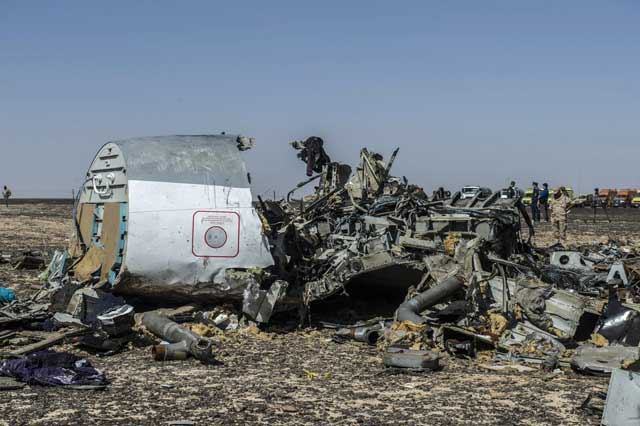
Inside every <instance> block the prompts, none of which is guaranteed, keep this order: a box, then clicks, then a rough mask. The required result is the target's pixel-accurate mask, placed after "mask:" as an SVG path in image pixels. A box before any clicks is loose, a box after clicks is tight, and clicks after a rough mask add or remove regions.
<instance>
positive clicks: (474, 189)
mask: <svg viewBox="0 0 640 426" xmlns="http://www.w3.org/2000/svg"><path fill="white" fill-rule="evenodd" d="M478 193H480V197H479V198H480V199H485V198H488V197H489V196H490V195H491V190H490V189H489V188H482V187H480V186H464V187H462V191H460V198H461V199H463V200H466V199H467V198H473V197H475V196H476V194H478Z"/></svg>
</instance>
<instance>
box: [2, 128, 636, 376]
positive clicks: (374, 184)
mask: <svg viewBox="0 0 640 426" xmlns="http://www.w3.org/2000/svg"><path fill="white" fill-rule="evenodd" d="M253 145H254V140H253V139H252V138H247V137H243V136H239V135H226V134H222V135H204V136H162V137H148V138H139V139H130V140H124V141H114V142H109V143H107V144H106V145H104V146H103V147H102V148H100V150H99V151H98V153H97V154H96V156H95V158H94V159H93V161H92V162H91V165H90V167H89V170H88V171H87V173H86V176H85V179H84V183H83V185H82V188H81V190H80V191H79V193H78V197H77V200H76V202H75V204H74V215H73V217H74V224H75V230H76V232H75V238H74V239H73V242H72V244H71V247H70V248H69V250H68V251H67V252H65V253H59V254H58V255H56V256H55V257H54V259H53V261H52V262H51V265H50V266H49V268H48V270H47V271H46V273H45V277H46V279H47V283H46V284H45V288H44V289H43V291H42V292H41V293H40V294H39V295H37V296H36V297H35V298H34V299H33V300H31V301H22V302H20V301H16V302H13V303H11V304H9V305H6V306H5V307H3V308H2V309H0V325H2V324H4V325H6V324H9V323H12V324H13V323H16V322H18V321H20V320H24V319H29V320H34V319H40V320H42V319H45V318H50V317H51V315H52V314H53V313H55V315H54V316H53V319H54V320H56V321H58V322H59V323H62V324H67V325H68V324H84V325H85V326H87V325H89V327H90V328H91V329H92V330H93V331H94V332H96V333H102V334H101V336H102V339H104V340H105V341H109V340H110V339H113V338H114V336H116V337H117V338H121V336H123V335H126V332H127V330H130V325H131V322H132V316H133V307H132V306H130V305H128V304H127V302H130V303H131V304H133V305H135V303H134V302H133V301H134V300H137V301H139V300H143V301H145V302H151V301H153V302H154V303H156V306H157V305H158V304H160V305H162V304H163V303H164V304H168V305H173V306H175V305H178V304H180V303H186V302H190V303H197V304H199V305H200V306H201V307H202V308H203V309H204V310H203V311H201V312H198V313H196V314H195V315H193V316H192V317H189V318H188V319H187V320H191V321H196V322H197V321H203V322H207V323H212V324H215V325H216V326H220V324H228V323H229V317H228V316H225V315H218V316H216V317H215V318H213V317H212V316H211V315H210V312H207V311H206V307H207V306H209V307H210V306H212V305H215V304H219V303H220V302H233V303H235V304H236V305H237V306H238V308H239V309H241V310H242V313H243V315H244V316H245V317H246V318H247V319H249V320H251V321H255V322H256V323H258V324H259V323H267V322H269V321H270V320H272V316H273V315H274V313H278V312H284V311H291V312H293V313H294V315H295V314H297V315H298V319H299V321H300V323H304V322H307V321H309V320H311V321H313V318H312V315H310V312H311V309H310V308H311V307H312V306H313V305H314V304H316V303H319V302H320V301H324V302H323V303H330V302H331V301H332V300H333V299H334V298H336V297H340V296H341V295H345V294H350V295H351V297H352V298H357V297H359V296H358V294H363V293H365V294H375V295H376V297H378V298H379V299H384V298H385V295H386V294H391V293H395V294H398V293H400V294H401V295H402V299H403V300H401V301H400V303H399V304H398V305H397V306H394V308H393V310H392V312H390V313H389V315H388V316H386V317H382V318H380V317H378V318H371V320H370V321H363V322H357V323H354V324H346V325H345V324H333V325H330V326H332V327H335V328H336V329H337V330H336V338H353V339H356V340H361V341H365V342H368V343H370V344H376V343H377V344H382V345H383V346H384V348H385V350H386V355H385V358H384V360H385V364H386V365H388V366H393V367H412V368H428V369H432V368H437V355H434V350H435V352H437V351H438V350H439V351H447V352H449V353H451V354H454V355H458V356H465V357H473V356H475V353H476V352H477V351H478V350H483V349H487V348H489V349H491V350H494V351H495V352H496V357H497V358H501V359H505V360H519V361H521V362H529V363H537V364H542V365H543V366H544V367H545V368H548V369H551V370H553V369H554V368H556V367H557V366H558V365H560V366H567V367H568V366H572V367H573V368H576V369H578V370H581V371H589V372H594V373H609V372H611V371H612V370H614V369H617V368H627V369H635V366H636V365H638V362H639V360H640V348H639V347H638V344H639V343H640V315H639V314H638V312H639V310H638V305H637V303H638V301H640V294H639V292H638V283H639V282H640V257H638V254H639V253H640V249H638V247H635V248H633V247H619V246H618V245H616V244H615V243H607V244H602V245H599V246H591V247H582V248H580V250H567V249H565V248H563V247H552V248H545V249H542V248H536V247H534V246H533V245H532V244H531V243H530V238H531V236H532V235H533V234H534V229H533V226H532V223H531V220H530V218H529V216H528V215H527V212H526V211H525V209H524V208H523V206H522V204H521V202H520V200H519V199H518V198H514V199H509V198H501V197H500V193H499V192H497V193H494V194H488V193H486V192H478V193H477V194H476V195H475V196H474V197H472V198H464V197H462V196H461V194H460V193H455V194H453V195H450V196H447V194H446V193H445V191H438V192H437V193H434V196H433V197H428V196H427V195H426V194H425V192H424V191H423V190H422V188H420V187H419V186H417V185H413V184H410V183H409V182H408V181H407V180H406V179H405V178H398V177H396V176H394V175H393V174H392V168H393V163H394V160H395V158H396V155H397V154H398V150H397V149H396V150H395V151H394V152H393V153H392V155H391V156H390V158H389V160H388V161H385V160H384V158H383V156H381V155H380V154H377V153H374V152H370V151H369V150H367V149H362V150H361V151H360V162H359V164H358V165H357V167H356V168H355V170H352V168H351V167H350V166H349V165H346V164H341V163H338V162H334V161H332V160H331V158H330V156H329V155H328V154H327V153H326V151H325V149H324V143H323V141H322V139H320V138H318V137H310V138H308V139H306V140H305V141H296V142H292V143H291V145H292V147H293V148H294V149H295V150H296V151H297V155H298V157H299V158H300V159H301V160H302V161H303V162H304V163H305V165H306V173H307V176H308V179H306V180H305V181H303V182H301V183H299V184H297V185H295V187H294V188H292V189H291V191H290V192H289V193H288V194H287V196H286V197H285V198H284V199H282V200H263V199H262V198H260V197H257V201H256V200H254V199H253V197H252V194H251V190H250V177H249V175H248V174H247V171H246V168H245V165H244V162H243V160H242V152H243V151H245V150H247V149H250V148H252V147H253ZM309 189H311V191H309ZM305 192H306V193H307V194H308V193H309V192H311V194H310V195H306V196H303V195H298V194H301V193H305ZM523 227H526V228H527V232H522V231H524V229H523ZM524 235H527V236H528V239H525V238H524ZM103 299H108V300H110V302H109V303H103V304H102V305H101V304H100V303H98V302H100V301H104V300H103ZM86 300H93V302H92V303H91V304H87V303H84V304H83V301H84V302H86ZM89 305H90V306H93V308H87V306H89ZM82 306H84V308H82ZM95 306H102V307H103V308H105V309H103V310H100V312H98V311H97V308H95ZM107 307H108V308H109V309H106V308H107ZM240 307H241V308H240ZM12 309H13V310H12ZM92 309H93V311H92ZM10 311H11V312H10ZM123 318H125V319H123ZM174 319H175V318H174ZM183 319H184V318H183ZM141 323H142V324H143V325H145V326H146V328H147V329H148V330H151V331H152V332H153V333H155V334H156V335H158V336H160V337H162V338H163V339H164V340H166V341H168V342H170V343H171V345H170V346H168V347H166V348H164V347H154V354H155V356H156V358H157V359H175V358H179V359H180V358H184V357H186V356H188V355H192V356H195V357H196V358H199V359H201V360H203V362H204V360H207V362H210V361H212V360H213V353H214V348H215V345H212V344H211V342H208V341H206V339H205V340H202V339H200V338H199V337H198V336H197V335H195V334H194V333H191V332H185V331H184V330H180V327H179V326H178V325H177V324H175V323H174V322H173V321H169V320H167V318H164V317H162V316H159V315H157V314H145V315H144V318H143V319H142V321H141ZM94 337H95V335H94ZM94 346H96V345H95V344H94ZM97 346H100V345H97ZM107 346H108V345H107ZM109 347H112V346H109Z"/></svg>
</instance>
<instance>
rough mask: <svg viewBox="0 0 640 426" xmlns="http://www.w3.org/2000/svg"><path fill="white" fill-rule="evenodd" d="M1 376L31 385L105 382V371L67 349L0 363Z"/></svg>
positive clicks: (103, 383) (43, 352) (37, 353)
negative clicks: (68, 351) (99, 369)
mask: <svg viewBox="0 0 640 426" xmlns="http://www.w3.org/2000/svg"><path fill="white" fill-rule="evenodd" d="M0 376H8V377H13V378H15V379H17V380H19V381H21V382H24V383H28V384H31V385H49V386H64V385H105V384H107V379H106V377H105V375H104V374H103V373H102V372H100V371H98V370H96V369H95V368H93V366H92V365H91V363H90V362H89V361H87V360H86V359H84V358H80V357H78V356H76V355H73V354H70V353H66V352H54V351H49V350H45V351H39V352H34V353H32V354H29V355H27V356H24V357H22V358H17V359H10V360H7V361H4V362H3V363H2V364H0Z"/></svg>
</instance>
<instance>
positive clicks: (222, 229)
mask: <svg viewBox="0 0 640 426" xmlns="http://www.w3.org/2000/svg"><path fill="white" fill-rule="evenodd" d="M214 228H215V229H219V230H221V231H222V234H223V235H224V241H223V242H222V244H220V245H218V246H212V245H211V244H209V241H208V240H207V235H208V234H209V231H211V230H212V229H214ZM204 243H205V244H206V245H208V246H209V247H211V248H213V249H219V248H220V247H224V245H225V244H227V231H225V230H224V228H222V227H220V226H212V227H211V228H209V229H207V230H206V231H205V232H204Z"/></svg>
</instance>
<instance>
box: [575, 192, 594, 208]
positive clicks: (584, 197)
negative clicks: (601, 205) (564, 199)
mask: <svg viewBox="0 0 640 426" xmlns="http://www.w3.org/2000/svg"><path fill="white" fill-rule="evenodd" d="M592 202H593V195H592V194H580V195H578V196H577V197H576V198H574V199H573V201H572V202H571V204H572V205H573V207H591V203H592Z"/></svg>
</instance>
